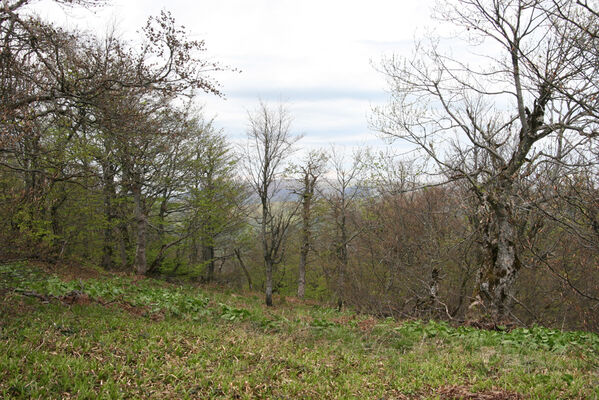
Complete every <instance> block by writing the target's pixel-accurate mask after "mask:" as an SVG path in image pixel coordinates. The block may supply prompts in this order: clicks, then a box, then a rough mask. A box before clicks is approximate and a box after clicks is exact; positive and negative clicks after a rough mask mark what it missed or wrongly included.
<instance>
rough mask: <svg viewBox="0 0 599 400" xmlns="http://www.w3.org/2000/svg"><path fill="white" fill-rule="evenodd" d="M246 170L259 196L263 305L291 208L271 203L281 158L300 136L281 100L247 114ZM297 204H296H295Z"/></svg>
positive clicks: (269, 295)
mask: <svg viewBox="0 0 599 400" xmlns="http://www.w3.org/2000/svg"><path fill="white" fill-rule="evenodd" d="M247 135H248V145H247V148H246V157H247V159H246V171H247V174H248V178H249V181H250V185H251V186H252V188H253V190H254V192H255V193H256V195H257V196H258V198H259V200H260V216H259V217H258V223H259V225H260V237H261V240H262V253H263V257H264V268H265V276H266V285H265V286H266V288H265V292H266V305H268V306H272V304H273V303H272V291H273V271H274V269H275V267H276V266H277V265H278V264H279V263H280V262H281V261H282V259H283V256H284V254H285V245H286V239H287V234H288V232H289V228H290V226H291V223H292V221H293V217H294V214H295V209H292V210H287V209H286V208H285V207H284V205H282V204H274V200H273V197H274V196H275V195H276V194H277V193H278V191H279V187H280V185H281V183H282V182H281V179H282V174H283V172H284V170H285V159H286V158H287V157H288V156H289V155H290V154H291V153H292V152H293V145H294V144H295V143H296V142H297V141H298V140H299V139H300V138H301V137H300V136H296V135H293V134H292V133H291V115H290V114H289V111H288V110H287V109H286V108H285V107H284V106H283V105H282V104H281V105H279V106H278V107H271V106H269V105H267V104H266V103H264V102H260V105H259V106H258V109H257V110H256V111H255V112H254V113H253V114H250V115H249V127H248V132H247ZM295 208H297V207H295Z"/></svg>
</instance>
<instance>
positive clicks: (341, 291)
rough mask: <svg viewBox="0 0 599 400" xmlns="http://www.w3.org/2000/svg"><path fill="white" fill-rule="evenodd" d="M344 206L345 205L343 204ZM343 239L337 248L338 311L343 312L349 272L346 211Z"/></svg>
mask: <svg viewBox="0 0 599 400" xmlns="http://www.w3.org/2000/svg"><path fill="white" fill-rule="evenodd" d="M343 204H344V203H343ZM341 213H342V214H341V226H340V229H341V237H340V243H339V247H338V248H337V259H338V261H339V271H338V275H337V309H338V310H339V311H341V309H342V308H343V304H344V302H345V274H346V272H347V264H348V256H347V239H348V237H347V226H346V216H345V210H344V209H343V210H342V211H341Z"/></svg>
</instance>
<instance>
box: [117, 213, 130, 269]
mask: <svg viewBox="0 0 599 400" xmlns="http://www.w3.org/2000/svg"><path fill="white" fill-rule="evenodd" d="M119 232H120V236H121V237H120V242H121V243H120V246H119V247H120V258H121V268H123V269H127V266H128V265H129V256H128V255H127V252H128V250H129V246H130V244H131V242H130V238H129V232H128V231H127V224H126V223H125V222H124V221H121V222H120V223H119Z"/></svg>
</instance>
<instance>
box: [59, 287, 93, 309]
mask: <svg viewBox="0 0 599 400" xmlns="http://www.w3.org/2000/svg"><path fill="white" fill-rule="evenodd" d="M58 299H59V300H60V301H62V302H63V303H65V304H67V305H70V306H71V305H73V304H89V303H91V302H92V299H91V298H90V297H89V295H88V294H87V293H83V292H79V291H77V290H74V291H72V292H70V293H67V294H65V295H64V296H60V297H59V298H58Z"/></svg>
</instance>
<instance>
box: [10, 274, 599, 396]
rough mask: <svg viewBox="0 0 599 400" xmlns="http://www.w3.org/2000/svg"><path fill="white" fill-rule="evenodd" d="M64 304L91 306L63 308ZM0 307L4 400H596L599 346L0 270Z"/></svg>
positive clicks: (182, 288)
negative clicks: (480, 397)
mask: <svg viewBox="0 0 599 400" xmlns="http://www.w3.org/2000/svg"><path fill="white" fill-rule="evenodd" d="M15 289H16V290H15ZM73 290H77V291H80V292H84V293H86V294H87V295H88V296H89V298H86V299H85V301H79V302H76V303H75V304H72V305H67V304H65V303H64V302H63V301H60V300H59V299H60V298H61V297H60V296H64V295H66V294H68V293H70V292H72V291H73ZM27 291H34V292H36V293H40V294H47V295H50V296H49V297H48V301H47V302H44V301H40V299H38V298H33V297H29V296H25V295H24V293H25V292H27ZM66 300H67V299H65V301H66ZM0 302H1V304H2V305H1V309H0V312H1V315H0V398H40V399H46V398H80V399H85V398H90V399H96V398H106V399H113V398H114V399H118V398H155V399H166V398H176V399H179V398H180V399H192V398H197V399H204V398H223V399H225V398H226V399H229V398H241V399H246V398H248V399H249V398H280V399H284V398H286V399H297V398H313V399H326V398H360V399H362V398H372V399H381V398H385V399H392V398H399V399H402V398H430V399H449V398H456V395H455V393H457V392H456V391H458V392H460V393H464V395H463V398H476V397H468V396H473V395H474V394H476V393H479V394H485V395H486V396H493V395H496V396H497V397H485V398H497V399H505V398H518V397H517V395H518V394H520V396H521V398H533V399H566V398H573V399H577V398H580V399H597V398H599V337H598V336H597V335H594V334H590V333H585V332H561V331H556V330H550V329H545V328H541V327H534V328H531V329H516V330H513V331H510V332H501V331H481V330H477V329H474V328H467V327H457V328H455V327H451V326H449V325H448V324H446V323H441V322H423V321H412V322H403V323H402V322H398V321H394V320H392V319H386V320H380V319H374V318H372V317H368V316H365V315H357V314H354V313H352V312H350V311H347V312H342V313H338V312H336V311H334V310H332V309H329V308H327V307H324V306H319V305H309V304H305V303H301V302H297V301H294V302H291V301H287V302H285V303H283V304H279V305H278V306H276V307H274V308H266V307H264V306H263V305H262V297H261V296H258V295H251V294H249V295H244V296H241V295H236V294H226V293H223V292H219V291H216V290H207V289H201V288H197V287H193V286H191V285H174V284H167V283H165V282H162V281H159V280H153V279H143V280H136V279H133V278H132V277H125V276H121V277H107V276H106V277H98V278H94V279H87V280H74V281H63V280H61V279H60V278H59V277H57V276H49V275H47V274H45V273H43V272H42V271H41V270H39V269H36V268H33V267H30V266H27V265H25V264H8V265H0ZM79 303H82V304H79ZM279 303H281V302H279ZM452 393H453V394H452ZM510 395H512V396H513V397H506V396H510ZM501 396H503V397H501ZM457 398H459V396H458V397H457Z"/></svg>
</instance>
